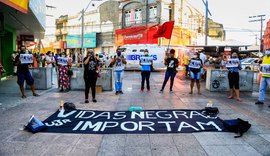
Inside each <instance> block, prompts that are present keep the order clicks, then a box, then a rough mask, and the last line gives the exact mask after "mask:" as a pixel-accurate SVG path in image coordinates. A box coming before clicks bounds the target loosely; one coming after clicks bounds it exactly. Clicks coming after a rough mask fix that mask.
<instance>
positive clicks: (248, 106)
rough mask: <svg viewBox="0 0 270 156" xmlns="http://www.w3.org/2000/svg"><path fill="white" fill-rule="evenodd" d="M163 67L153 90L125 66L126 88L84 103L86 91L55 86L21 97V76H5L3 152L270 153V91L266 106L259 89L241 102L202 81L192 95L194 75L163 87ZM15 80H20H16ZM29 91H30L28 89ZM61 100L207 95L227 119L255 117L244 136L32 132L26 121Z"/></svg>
mask: <svg viewBox="0 0 270 156" xmlns="http://www.w3.org/2000/svg"><path fill="white" fill-rule="evenodd" d="M163 77H164V72H154V73H152V75H151V93H146V92H144V93H140V92H139V90H140V73H139V72H132V71H130V72H125V76H124V94H123V95H117V96H116V95H115V94H114V92H103V93H100V94H98V95H97V100H98V102H97V103H89V104H84V102H83V101H84V92H83V91H70V92H67V93H59V92H58V90H57V89H56V88H52V89H50V90H47V91H38V93H40V94H41V96H40V97H32V96H29V97H27V99H21V98H20V94H19V90H18V86H17V85H16V79H14V78H11V79H10V80H7V81H2V82H0V103H1V105H0V108H1V109H0V125H1V128H0V155H1V156H2V155H4V156H5V155H7V156H10V155H33V156H36V155H44V156H45V155H72V156H73V155H76V156H77V155H90V156H92V155H93V156H94V155H99V156H110V155H112V156H121V155H123V156H124V155H131V156H133V155H143V156H148V155H149V156H151V155H152V156H156V155H158V156H162V155H164V156H169V155H181V156H182V155H187V156H191V155H194V156H200V155H210V156H212V155H213V156H216V155H220V156H222V155H224V156H231V155H240V156H246V155H250V156H256V155H270V108H268V105H269V104H270V95H269V94H268V95H266V97H267V98H266V102H265V104H264V105H263V106H257V105H254V102H255V101H256V100H257V97H258V92H253V93H249V92H246V93H241V97H242V100H243V101H242V102H237V101H236V100H229V99H227V98H226V97H227V95H228V93H227V92H220V93H216V92H209V91H207V90H205V83H202V95H198V94H196V89H195V91H194V92H195V93H194V94H193V95H189V94H188V92H189V81H187V80H180V79H179V78H177V79H176V80H175V87H174V93H172V94H170V93H169V88H168V86H167V87H166V88H165V91H164V93H162V94H160V93H159V90H160V88H161V85H162V82H163ZM14 83H15V85H14ZM27 95H31V93H29V91H27ZM60 100H64V101H69V102H73V103H75V104H76V107H77V108H79V109H88V110H91V109H92V110H127V109H128V108H129V107H130V106H133V105H136V106H141V107H143V108H144V109H202V108H204V107H205V106H206V103H207V102H208V101H210V100H211V101H213V102H214V104H215V105H216V106H217V107H218V108H219V111H220V114H219V117H220V118H222V119H234V118H238V117H239V118H242V119H245V120H248V121H249V122H251V123H252V127H251V129H250V130H249V131H248V132H247V133H246V134H244V136H243V137H242V138H236V139H235V138H234V135H235V134H234V133H223V132H222V133H220V132H202V133H177V134H110V135H108V134H106V135H96V134H52V133H50V134H46V133H37V134H32V133H29V132H26V131H22V130H21V127H22V126H23V124H25V123H26V122H27V121H28V119H29V117H30V116H31V115H32V114H34V115H35V116H36V117H37V118H39V119H40V120H44V119H46V118H47V117H49V116H50V115H51V114H53V113H54V112H55V111H56V110H57V109H58V107H59V102H60Z"/></svg>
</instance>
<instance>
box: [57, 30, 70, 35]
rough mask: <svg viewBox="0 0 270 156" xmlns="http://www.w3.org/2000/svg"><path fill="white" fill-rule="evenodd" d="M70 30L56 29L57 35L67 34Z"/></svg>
mask: <svg viewBox="0 0 270 156" xmlns="http://www.w3.org/2000/svg"><path fill="white" fill-rule="evenodd" d="M67 34H68V31H67V30H66V29H57V30H56V31H55V36H61V35H67Z"/></svg>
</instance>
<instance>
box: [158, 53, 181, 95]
mask: <svg viewBox="0 0 270 156" xmlns="http://www.w3.org/2000/svg"><path fill="white" fill-rule="evenodd" d="M174 53H175V50H174V49H171V50H170V57H169V58H165V59H164V64H165V65H166V66H167V70H166V73H165V77H164V81H163V84H162V88H161V90H160V91H159V92H160V93H163V90H164V88H165V86H166V83H167V81H168V80H169V78H170V79H171V83H170V93H172V92H173V90H172V88H173V82H174V77H175V76H176V73H177V70H176V68H177V67H178V64H179V62H178V60H177V59H176V58H174Z"/></svg>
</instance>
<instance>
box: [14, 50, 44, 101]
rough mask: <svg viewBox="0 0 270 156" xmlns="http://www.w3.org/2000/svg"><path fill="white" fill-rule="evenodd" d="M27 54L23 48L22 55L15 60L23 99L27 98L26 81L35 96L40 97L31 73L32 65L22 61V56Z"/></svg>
mask: <svg viewBox="0 0 270 156" xmlns="http://www.w3.org/2000/svg"><path fill="white" fill-rule="evenodd" d="M25 53H26V49H25V46H21V51H20V54H19V55H17V56H16V58H15V65H16V66H17V78H18V80H17V83H18V85H19V87H20V91H21V93H22V98H26V95H25V91H24V86H23V85H24V81H26V83H27V84H28V85H30V88H31V91H32V93H33V96H39V95H38V94H37V93H36V91H35V86H34V79H33V77H32V75H31V74H30V72H29V64H30V63H24V62H23V61H21V59H22V58H21V56H23V55H24V54H25Z"/></svg>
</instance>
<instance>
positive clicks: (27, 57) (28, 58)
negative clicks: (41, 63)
mask: <svg viewBox="0 0 270 156" xmlns="http://www.w3.org/2000/svg"><path fill="white" fill-rule="evenodd" d="M20 60H21V64H27V63H33V55H32V54H20Z"/></svg>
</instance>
